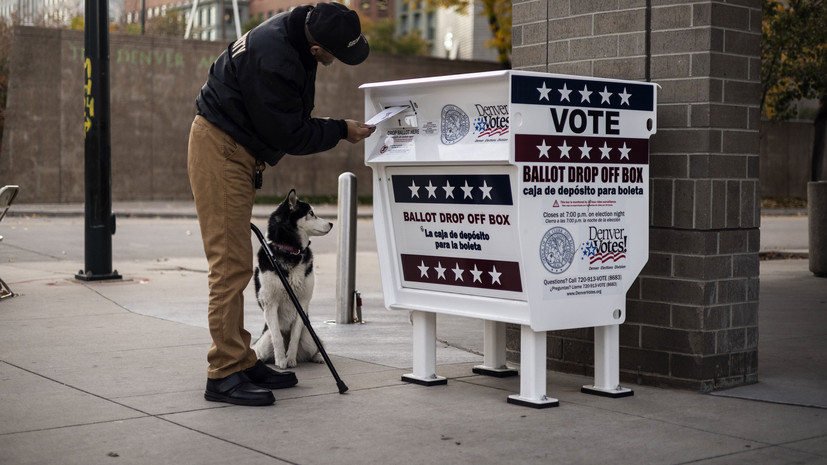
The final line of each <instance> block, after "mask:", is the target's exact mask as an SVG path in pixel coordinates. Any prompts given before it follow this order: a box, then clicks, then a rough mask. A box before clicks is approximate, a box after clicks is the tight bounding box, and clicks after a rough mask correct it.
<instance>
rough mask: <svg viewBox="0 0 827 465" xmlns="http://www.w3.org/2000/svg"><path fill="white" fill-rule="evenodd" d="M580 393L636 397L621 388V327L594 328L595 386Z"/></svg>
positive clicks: (584, 387)
mask: <svg viewBox="0 0 827 465" xmlns="http://www.w3.org/2000/svg"><path fill="white" fill-rule="evenodd" d="M580 391H581V392H584V393H586V394H594V395H598V396H604V397H615V398H617V397H628V396H631V395H634V391H632V390H631V389H627V388H624V387H621V386H620V325H611V326H597V327H595V328H594V384H593V385H586V386H583V387H582V388H581V389H580Z"/></svg>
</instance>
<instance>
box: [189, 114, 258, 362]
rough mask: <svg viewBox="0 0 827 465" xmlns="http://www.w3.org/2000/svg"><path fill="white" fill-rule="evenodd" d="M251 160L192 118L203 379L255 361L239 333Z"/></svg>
mask: <svg viewBox="0 0 827 465" xmlns="http://www.w3.org/2000/svg"><path fill="white" fill-rule="evenodd" d="M255 169H256V160H255V158H254V157H253V156H252V155H250V153H249V152H247V150H246V149H245V148H244V147H243V146H241V145H240V144H238V143H236V142H235V141H234V140H233V139H232V138H231V137H230V136H228V135H227V134H226V133H225V132H224V131H222V130H221V129H219V128H217V127H216V126H214V125H213V124H211V123H210V122H209V121H207V120H206V119H205V118H203V117H201V116H196V117H195V120H194V121H193V122H192V128H191V130H190V139H189V150H188V156H187V171H188V172H189V177H190V184H191V186H192V194H193V196H194V197H195V209H196V211H197V212H198V222H199V224H200V225H201V237H202V239H203V241H204V253H205V254H206V256H207V262H208V264H209V274H208V275H207V281H208V284H209V289H210V294H209V296H210V297H209V312H208V320H209V326H210V336H212V341H213V342H212V346H211V347H210V350H209V352H208V353H207V361H208V362H209V368H208V370H207V377H208V378H223V377H225V376H229V375H231V374H233V373H235V372H237V371H239V370H244V369H247V368H249V367H251V366H253V365H254V364H255V362H256V354H255V352H254V351H253V350H252V349H251V348H250V333H249V332H247V331H246V330H245V329H244V295H243V292H244V289H245V288H246V287H247V284H248V283H249V282H250V278H251V277H252V275H253V246H252V243H251V241H250V218H251V217H252V213H253V200H254V199H255V193H256V190H255V187H254V186H253V179H254V176H255Z"/></svg>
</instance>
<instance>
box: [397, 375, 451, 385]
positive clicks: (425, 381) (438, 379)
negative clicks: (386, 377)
mask: <svg viewBox="0 0 827 465" xmlns="http://www.w3.org/2000/svg"><path fill="white" fill-rule="evenodd" d="M402 381H405V382H406V383H413V384H418V385H420V386H439V385H442V384H448V378H445V377H444V376H434V377H433V378H420V377H419V376H414V374H413V373H408V374H407V375H402Z"/></svg>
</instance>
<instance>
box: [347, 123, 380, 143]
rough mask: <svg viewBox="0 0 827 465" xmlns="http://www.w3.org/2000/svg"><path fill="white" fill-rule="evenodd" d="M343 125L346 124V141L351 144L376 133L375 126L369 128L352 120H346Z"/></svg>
mask: <svg viewBox="0 0 827 465" xmlns="http://www.w3.org/2000/svg"><path fill="white" fill-rule="evenodd" d="M345 123H347V141H348V142H350V143H352V144H355V143H357V142H359V141H360V140H362V139H367V138H368V137H370V135H371V134H373V132H374V131H376V126H369V125H367V124H365V123H360V122H359V121H355V120H352V119H346V120H345Z"/></svg>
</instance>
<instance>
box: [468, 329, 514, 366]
mask: <svg viewBox="0 0 827 465" xmlns="http://www.w3.org/2000/svg"><path fill="white" fill-rule="evenodd" d="M484 325H485V326H484V327H483V346H482V347H483V348H482V354H483V359H482V365H477V366H475V367H474V368H473V372H474V373H477V374H479V375H486V376H494V377H497V378H506V377H508V376H516V375H517V370H514V369H512V368H508V366H507V365H506V364H505V323H502V322H500V321H491V320H484Z"/></svg>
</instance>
